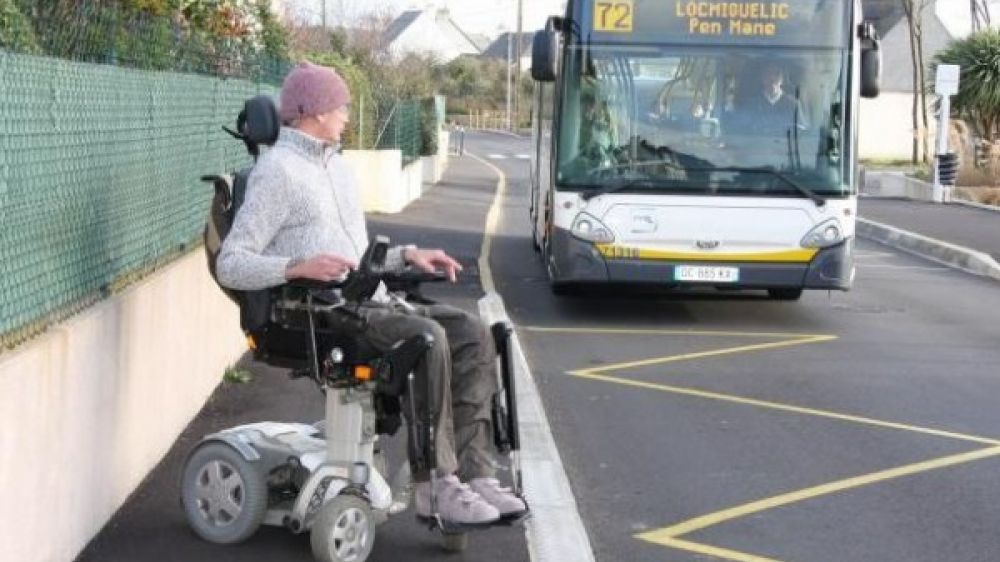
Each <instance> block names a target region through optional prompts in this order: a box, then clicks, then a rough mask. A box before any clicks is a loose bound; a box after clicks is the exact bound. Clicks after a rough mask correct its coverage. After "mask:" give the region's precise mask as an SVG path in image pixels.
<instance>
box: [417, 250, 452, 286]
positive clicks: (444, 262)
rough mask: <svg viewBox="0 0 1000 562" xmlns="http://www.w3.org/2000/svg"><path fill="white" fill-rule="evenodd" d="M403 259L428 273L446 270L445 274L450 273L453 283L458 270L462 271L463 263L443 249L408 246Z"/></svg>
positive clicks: (449, 277)
mask: <svg viewBox="0 0 1000 562" xmlns="http://www.w3.org/2000/svg"><path fill="white" fill-rule="evenodd" d="M403 259H404V260H406V263H408V264H411V265H413V267H416V268H417V269H419V270H421V271H426V272H427V273H434V272H435V271H438V270H444V272H445V274H446V275H448V280H449V281H451V282H452V283H454V282H455V279H456V278H457V276H458V272H459V271H462V265H461V264H459V263H458V262H457V261H455V260H454V259H453V258H452V257H451V256H449V255H448V254H446V253H444V251H443V250H437V249H435V250H427V249H424V248H407V249H406V251H404V252H403Z"/></svg>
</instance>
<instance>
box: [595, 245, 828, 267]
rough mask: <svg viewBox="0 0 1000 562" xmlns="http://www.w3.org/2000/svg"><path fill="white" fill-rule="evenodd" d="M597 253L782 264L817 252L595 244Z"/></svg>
mask: <svg viewBox="0 0 1000 562" xmlns="http://www.w3.org/2000/svg"><path fill="white" fill-rule="evenodd" d="M595 247H596V248H597V251H599V252H600V253H601V255H603V256H604V257H606V258H610V259H631V260H672V261H711V262H782V263H808V262H810V261H812V259H813V257H815V256H816V253H817V252H818V251H819V250H817V249H815V248H802V249H799V250H782V251H778V252H746V253H717V252H671V251H666V250H650V249H646V248H631V247H628V246H616V245H614V244H596V245H595Z"/></svg>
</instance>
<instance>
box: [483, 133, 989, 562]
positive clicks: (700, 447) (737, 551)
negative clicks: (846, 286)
mask: <svg viewBox="0 0 1000 562" xmlns="http://www.w3.org/2000/svg"><path fill="white" fill-rule="evenodd" d="M467 147H468V149H469V150H470V151H471V152H473V153H475V154H477V155H480V156H482V157H483V158H484V159H486V160H487V161H489V162H490V163H492V164H493V165H495V166H497V167H499V168H500V169H501V170H502V171H503V172H504V173H505V174H506V175H507V178H508V182H509V185H508V189H507V192H508V196H507V199H506V201H505V204H504V216H503V221H502V227H501V231H500V236H499V237H498V238H497V239H496V241H495V242H494V253H493V256H492V267H493V270H494V275H495V280H496V284H497V287H498V290H499V291H500V292H501V294H502V295H503V297H504V300H505V303H506V306H507V310H508V312H509V314H510V315H511V317H512V318H513V320H514V322H515V323H516V325H517V328H518V332H519V336H520V339H521V342H522V344H523V345H524V347H525V351H526V354H527V357H528V360H529V363H530V364H531V368H532V371H533V375H534V377H535V379H536V382H537V384H538V386H539V388H540V392H541V394H542V399H543V402H544V404H545V407H546V412H547V414H548V417H549V421H550V424H551V426H552V430H553V433H554V436H555V440H556V442H557V444H558V446H559V451H560V454H561V455H562V459H563V463H564V464H565V466H566V467H567V471H568V473H569V477H570V481H571V485H572V487H573V491H574V495H575V496H576V499H577V502H578V504H579V506H580V509H581V514H582V517H583V520H584V523H585V525H586V528H587V531H588V534H589V536H590V539H591V542H592V544H593V546H594V549H595V551H596V555H597V558H598V560H601V561H604V562H613V561H626V560H627V561H647V560H650V561H652V560H657V561H662V560H669V561H694V560H717V559H734V560H766V559H774V560H785V561H792V560H795V561H809V562H826V561H829V562H845V561H880V562H889V561H907V562H917V561H927V562H941V561H949V562H952V561H984V562H985V561H996V560H1000V533H997V528H998V526H1000V448H998V445H1000V409H998V408H997V407H996V402H997V400H998V397H1000V349H998V347H1000V346H998V345H997V344H998V342H1000V314H998V313H997V311H998V310H1000V285H998V284H996V282H993V281H988V280H983V279H980V278H977V277H973V276H971V275H967V274H964V273H961V272H956V271H953V270H949V269H946V268H944V267H942V266H939V265H937V264H934V263H931V262H926V261H922V260H919V259H915V258H913V257H909V256H906V255H903V254H899V253H897V252H895V251H893V250H891V249H889V248H886V247H882V246H878V245H876V244H874V243H868V242H865V241H861V242H860V243H859V244H858V277H857V281H856V284H855V288H854V290H852V291H851V292H848V293H831V294H828V293H823V292H807V293H806V295H805V296H804V297H803V298H802V300H801V301H799V302H776V301H771V300H768V299H767V298H766V297H765V296H764V295H763V293H760V294H754V293H749V292H748V293H747V294H739V295H732V294H729V295H720V294H715V293H708V294H682V295H678V294H669V293H667V294H664V293H645V294H636V293H634V292H630V291H628V290H623V289H620V288H611V289H608V290H606V291H602V292H599V293H589V294H584V295H579V296H574V297H555V296H553V295H552V294H551V293H550V291H549V289H548V286H547V282H546V279H545V273H544V270H543V269H542V266H541V264H540V261H539V260H538V258H537V254H536V253H535V252H534V251H533V250H532V248H531V243H530V238H529V230H528V218H527V216H528V215H527V194H528V186H527V179H526V178H527V172H528V160H527V159H526V156H527V155H528V153H529V152H530V148H529V143H528V141H526V140H524V139H516V138H511V137H508V136H503V135H494V134H470V135H469V137H468V139H467Z"/></svg>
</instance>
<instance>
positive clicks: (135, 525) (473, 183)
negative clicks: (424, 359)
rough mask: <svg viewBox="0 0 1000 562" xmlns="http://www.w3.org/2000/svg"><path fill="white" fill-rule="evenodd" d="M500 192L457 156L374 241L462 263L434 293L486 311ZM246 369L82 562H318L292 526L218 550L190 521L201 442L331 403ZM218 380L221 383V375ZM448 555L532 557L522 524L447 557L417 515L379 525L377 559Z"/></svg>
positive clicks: (382, 220) (486, 561) (377, 223)
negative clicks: (489, 236)
mask: <svg viewBox="0 0 1000 562" xmlns="http://www.w3.org/2000/svg"><path fill="white" fill-rule="evenodd" d="M495 190H496V178H495V177H493V176H492V175H491V174H490V173H489V170H488V169H486V168H485V167H484V166H482V164H480V163H478V162H476V161H475V160H473V159H472V158H470V157H462V158H460V157H452V159H451V163H450V164H449V167H448V170H447V172H446V173H445V176H444V178H443V181H442V182H441V183H438V184H437V185H429V184H425V185H424V194H423V196H422V197H421V198H420V199H418V200H417V201H414V202H413V203H411V204H410V205H408V206H407V207H406V208H405V209H404V210H403V212H401V213H398V214H394V215H371V216H369V217H368V218H369V221H368V227H369V229H368V230H369V235H370V236H375V235H376V234H385V235H388V236H390V238H391V239H392V241H393V243H394V244H403V243H414V244H417V245H419V246H424V247H439V248H443V249H445V250H446V251H447V252H448V253H449V254H451V255H453V256H454V257H455V258H457V259H458V260H459V261H460V262H461V263H462V265H463V267H464V271H463V272H462V274H461V276H460V278H459V282H458V284H457V285H450V284H445V283H440V284H432V285H428V286H427V287H425V294H426V295H427V296H429V297H431V298H434V299H435V300H438V301H441V302H447V303H450V304H453V305H456V306H459V307H461V308H464V309H466V310H469V311H473V312H477V301H478V299H480V298H481V297H482V296H483V291H482V287H481V285H480V279H479V271H478V267H477V260H478V258H479V251H480V247H481V244H482V238H483V229H484V226H485V223H486V214H487V212H488V210H489V208H490V205H491V203H492V201H493V196H494V193H495ZM233 322H234V325H233V329H238V327H237V324H236V323H237V322H238V320H237V319H236V318H233ZM234 360H235V358H234ZM241 366H243V367H245V368H247V369H248V370H250V371H251V372H252V373H253V375H254V378H253V380H252V381H251V382H249V383H247V384H234V383H228V382H227V383H222V384H221V385H220V386H219V387H218V388H217V389H216V391H215V393H214V394H213V395H212V397H211V398H210V399H209V401H208V403H207V404H206V405H205V407H204V408H203V409H202V411H201V412H200V413H199V415H198V416H197V418H196V419H194V420H193V421H192V422H191V423H190V424H189V426H188V427H187V428H186V429H185V431H184V432H183V433H182V435H181V436H180V438H179V439H178V440H177V442H176V443H175V444H174V446H173V448H172V449H171V450H170V452H169V453H168V454H167V456H166V457H165V458H164V459H163V460H162V461H161V462H160V464H159V465H158V466H157V467H156V469H155V470H154V471H153V472H152V473H150V475H149V476H148V477H147V478H146V480H145V481H144V482H143V484H142V485H141V486H140V487H139V489H137V490H136V491H135V492H134V493H133V494H132V496H131V497H130V498H129V501H128V502H127V503H126V504H125V505H124V506H123V507H122V508H121V509H120V510H119V511H118V513H116V514H115V516H114V518H113V519H112V520H111V521H110V522H109V523H108V525H106V526H105V528H104V529H103V530H102V531H101V533H100V534H98V536H97V537H95V538H94V539H93V540H92V541H91V543H90V544H89V545H88V546H87V548H86V549H85V550H84V551H83V553H81V555H80V556H79V557H78V560H80V561H94V562H97V561H100V562H109V561H122V562H126V561H128V562H132V561H137V560H142V561H155V562H160V561H163V562H166V561H176V560H185V561H191V562H197V561H199V560H205V561H208V560H211V561H212V562H218V561H225V560H232V561H240V562H256V561H260V562H264V561H267V562H276V561H284V560H287V561H302V560H311V559H312V555H311V552H310V546H309V537H308V536H307V535H302V536H295V535H293V534H291V533H290V532H288V531H286V530H285V529H280V528H265V527H262V528H261V529H260V530H259V531H258V532H257V533H256V534H255V535H254V536H253V537H251V538H250V539H249V540H247V541H246V542H244V543H241V544H238V545H233V546H219V545H214V544H210V543H207V542H205V541H202V540H201V539H199V538H198V537H196V536H195V535H194V533H193V532H191V531H190V530H189V529H188V527H187V524H186V522H185V520H184V515H183V513H182V511H181V508H180V505H179V499H178V498H179V484H178V483H179V479H180V474H181V468H182V466H183V463H184V460H185V456H186V455H187V453H188V451H189V450H190V449H191V448H192V447H193V446H194V445H195V444H197V442H198V440H199V439H200V438H201V436H203V435H205V434H207V433H211V432H214V431H218V430H220V429H223V428H227V427H231V426H234V425H239V424H241V423H249V422H255V421H264V420H273V421H294V422H312V421H315V420H318V419H321V418H322V416H323V396H322V394H321V393H320V392H319V390H318V389H317V388H316V386H315V384H313V383H311V382H308V381H304V380H298V381H291V380H289V379H288V377H287V376H286V373H285V372H283V371H281V370H278V369H272V368H269V367H267V366H264V365H259V364H255V363H253V362H252V361H249V360H248V359H247V358H244V360H243V361H242V362H241ZM219 375H220V377H221V375H222V373H220V374H219ZM150 415H155V412H150ZM404 433H405V432H403V431H400V432H399V433H398V434H397V435H396V436H395V437H394V438H392V439H389V440H387V449H388V451H389V456H390V464H391V465H398V463H399V462H400V460H401V459H403V458H405V440H404ZM98 453H99V452H98ZM442 557H447V559H448V560H452V561H456V562H457V561H463V560H467V561H471V560H475V561H482V562H500V561H504V562H506V561H511V562H527V561H528V560H529V554H528V548H527V543H526V538H525V533H524V529H523V528H521V527H512V528H496V529H491V530H487V531H482V532H477V533H472V534H471V535H470V537H469V547H468V549H467V550H466V551H464V552H463V553H461V554H448V553H446V552H444V551H443V550H442V549H441V547H440V536H439V535H438V534H436V533H431V532H429V531H428V530H427V528H426V526H424V525H421V524H419V523H418V522H417V521H416V519H415V517H414V516H413V514H412V513H404V514H400V515H398V516H395V517H392V518H390V520H389V522H388V523H386V524H385V525H383V526H381V527H379V528H378V530H377V532H376V539H375V548H374V551H373V552H372V555H371V557H370V558H369V560H370V561H372V562H388V561H397V560H407V561H414V562H419V561H423V560H427V561H430V560H440V559H442Z"/></svg>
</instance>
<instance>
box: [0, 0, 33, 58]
mask: <svg viewBox="0 0 1000 562" xmlns="http://www.w3.org/2000/svg"><path fill="white" fill-rule="evenodd" d="M0 48H5V49H10V50H12V51H17V52H20V53H32V54H33V53H40V52H41V49H40V48H39V46H38V40H37V38H36V37H35V30H34V29H33V28H32V26H31V20H30V19H29V18H28V17H27V16H25V15H24V13H23V12H22V11H21V9H20V8H19V7H18V6H17V4H15V3H14V0H0Z"/></svg>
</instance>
